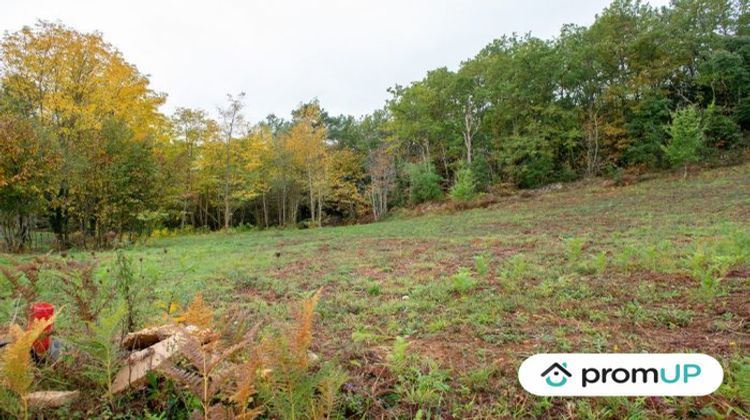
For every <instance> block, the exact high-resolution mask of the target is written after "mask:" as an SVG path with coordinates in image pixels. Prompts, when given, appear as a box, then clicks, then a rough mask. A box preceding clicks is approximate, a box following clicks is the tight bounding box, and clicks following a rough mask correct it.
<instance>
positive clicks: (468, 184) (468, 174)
mask: <svg viewBox="0 0 750 420" xmlns="http://www.w3.org/2000/svg"><path fill="white" fill-rule="evenodd" d="M476 192H477V182H476V180H475V179H474V173H473V172H472V171H471V169H470V168H463V169H459V170H458V171H457V172H456V183H455V184H453V187H452V188H451V197H452V198H453V199H454V200H458V201H469V200H471V199H473V198H474V197H475V196H476Z"/></svg>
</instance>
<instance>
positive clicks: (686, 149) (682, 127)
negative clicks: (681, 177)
mask: <svg viewBox="0 0 750 420" xmlns="http://www.w3.org/2000/svg"><path fill="white" fill-rule="evenodd" d="M668 130H669V135H670V137H671V139H670V141H669V143H667V145H666V146H664V153H665V154H666V155H667V158H668V159H669V162H670V163H671V164H672V165H673V166H680V165H682V166H683V167H684V169H685V176H687V165H688V164H690V163H694V162H698V161H699V160H700V152H701V148H702V147H703V127H702V126H701V118H700V114H699V113H698V111H697V110H696V109H695V107H692V106H691V107H687V108H683V109H681V110H679V111H677V112H675V113H674V116H673V118H672V124H671V125H670V126H669V129H668Z"/></svg>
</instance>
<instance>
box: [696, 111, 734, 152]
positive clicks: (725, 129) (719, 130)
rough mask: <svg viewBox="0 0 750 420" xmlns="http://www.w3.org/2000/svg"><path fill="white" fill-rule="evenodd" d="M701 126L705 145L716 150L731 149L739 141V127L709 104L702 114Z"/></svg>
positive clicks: (722, 112)
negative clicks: (704, 136)
mask: <svg viewBox="0 0 750 420" xmlns="http://www.w3.org/2000/svg"><path fill="white" fill-rule="evenodd" d="M703 126H704V132H705V135H706V142H707V144H709V145H711V147H715V148H717V149H731V148H732V147H733V146H735V145H736V144H737V143H739V141H740V139H741V134H740V133H741V130H740V126H739V125H738V124H737V123H736V122H735V121H734V120H733V119H731V118H730V117H728V116H727V115H726V114H725V112H724V109H723V108H722V107H720V106H716V104H715V103H711V104H710V105H709V106H708V108H707V109H706V112H704V114H703Z"/></svg>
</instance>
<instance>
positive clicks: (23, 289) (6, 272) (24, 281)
mask: <svg viewBox="0 0 750 420" xmlns="http://www.w3.org/2000/svg"><path fill="white" fill-rule="evenodd" d="M46 262H47V257H46V256H44V257H37V258H35V259H34V261H33V262H30V263H26V264H22V263H19V262H16V261H14V260H11V265H12V268H11V267H7V266H4V265H0V273H1V274H2V275H3V277H5V279H6V280H7V281H8V283H10V286H11V289H12V290H13V291H14V295H16V296H20V297H21V298H23V299H24V300H25V301H26V303H32V302H34V301H36V298H37V296H38V295H39V288H38V286H37V283H38V282H39V273H40V272H41V270H42V268H43V267H44V265H45V263H46Z"/></svg>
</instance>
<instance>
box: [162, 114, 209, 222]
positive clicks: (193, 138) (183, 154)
mask: <svg viewBox="0 0 750 420" xmlns="http://www.w3.org/2000/svg"><path fill="white" fill-rule="evenodd" d="M213 124H214V123H213V121H210V120H209V118H208V116H207V115H206V113H205V112H204V111H201V110H193V109H189V108H177V110H176V111H175V112H174V115H173V116H172V126H173V127H174V131H175V132H174V135H175V136H174V141H175V142H176V143H178V144H179V145H180V149H181V150H180V151H179V152H178V155H177V157H176V158H175V159H176V160H179V161H180V166H181V169H182V170H181V173H182V174H184V179H183V180H182V184H183V189H182V193H181V194H180V195H181V201H182V211H181V213H180V228H181V229H184V228H185V224H186V222H187V218H188V216H189V217H190V224H191V225H192V226H195V225H196V220H195V211H194V207H195V205H196V203H195V201H196V198H197V197H196V192H195V190H194V186H193V183H194V182H195V181H194V177H193V172H194V171H195V170H196V168H195V163H196V160H197V159H198V157H199V153H200V147H201V146H202V145H203V144H204V143H206V142H207V141H210V136H211V134H212V128H213Z"/></svg>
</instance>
